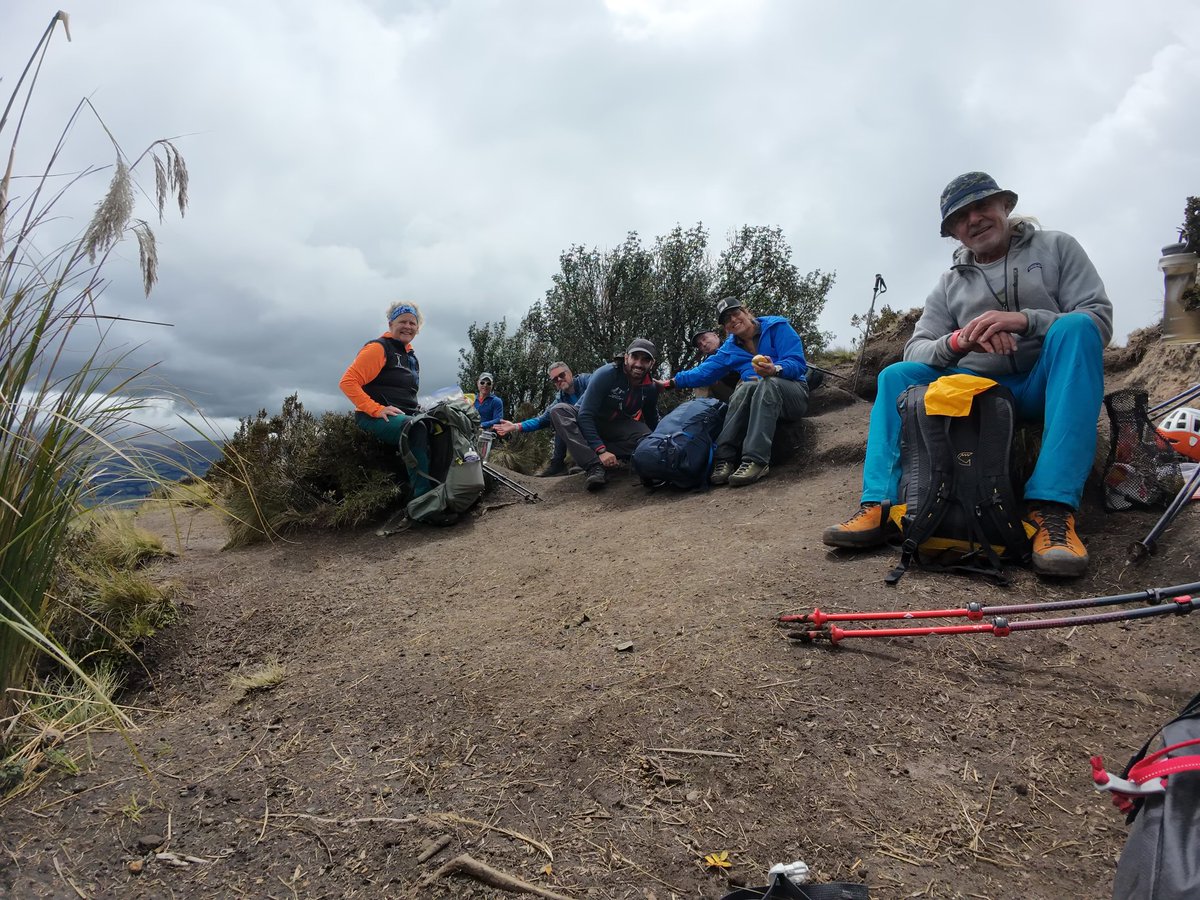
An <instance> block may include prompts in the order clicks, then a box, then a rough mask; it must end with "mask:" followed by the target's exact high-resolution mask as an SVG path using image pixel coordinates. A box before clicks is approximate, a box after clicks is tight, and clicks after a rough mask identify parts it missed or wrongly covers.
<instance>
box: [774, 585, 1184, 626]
mask: <svg viewBox="0 0 1200 900" xmlns="http://www.w3.org/2000/svg"><path fill="white" fill-rule="evenodd" d="M1198 591H1200V581H1193V582H1190V583H1188V584H1176V585H1172V586H1171V587H1164V588H1149V589H1147V590H1144V591H1137V592H1135V593H1131V594H1112V595H1109V596H1106V597H1083V598H1081V599H1077V600H1052V601H1048V602H1045V603H1016V604H1008V605H1002V606H984V605H983V604H981V603H968V604H967V605H966V606H965V607H960V608H957V609H918V610H912V611H904V610H886V611H882V612H848V613H825V612H821V610H819V609H814V610H813V611H812V612H810V613H798V614H796V615H785V616H780V617H779V621H780V622H782V623H785V624H787V623H792V622H796V623H804V624H808V625H817V626H821V625H824V624H825V623H826V622H878V621H894V620H906V619H953V618H963V617H965V618H968V619H974V620H977V621H978V620H982V619H983V618H984V617H985V616H1011V615H1016V614H1018V613H1036V612H1055V611H1057V610H1063V609H1088V608H1092V607H1097V606H1118V605H1120V604H1122V603H1137V602H1139V601H1143V600H1144V601H1145V602H1147V603H1160V602H1161V601H1163V600H1167V599H1170V598H1171V597H1178V596H1179V595H1180V594H1192V593H1196V592H1198Z"/></svg>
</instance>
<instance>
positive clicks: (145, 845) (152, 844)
mask: <svg viewBox="0 0 1200 900" xmlns="http://www.w3.org/2000/svg"><path fill="white" fill-rule="evenodd" d="M134 843H136V844H137V846H138V849H139V850H157V849H158V848H159V847H161V846H162V844H163V836H162V835H161V834H142V835H139V836H138V839H137V840H136V841H135V842H134Z"/></svg>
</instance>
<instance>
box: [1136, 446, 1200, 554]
mask: <svg viewBox="0 0 1200 900" xmlns="http://www.w3.org/2000/svg"><path fill="white" fill-rule="evenodd" d="M1197 488H1200V466H1196V469H1195V471H1194V472H1192V477H1191V478H1189V479H1188V480H1187V483H1186V484H1184V486H1183V487H1181V488H1180V489H1179V493H1178V494H1176V495H1175V499H1174V500H1172V501H1171V505H1170V506H1168V507H1167V511H1166V512H1165V513H1163V514H1162V518H1160V519H1159V520H1158V521H1157V522H1155V523H1154V527H1153V528H1151V529H1150V533H1149V534H1148V535H1146V536H1145V537H1144V538H1142V539H1141V540H1140V541H1134V542H1133V543H1132V544H1130V545H1129V561H1130V562H1142V561H1143V560H1144V559H1146V558H1147V557H1149V556H1151V555H1152V554H1153V553H1154V544H1155V542H1156V541H1157V540H1158V538H1159V536H1160V535H1161V534H1162V533H1163V531H1164V530H1166V527H1167V526H1168V525H1170V524H1171V522H1172V521H1173V520H1174V519H1175V517H1176V516H1177V515H1179V511H1180V510H1181V509H1183V507H1184V505H1185V504H1186V503H1187V502H1188V500H1190V499H1191V498H1192V496H1193V495H1194V494H1195V493H1196V489H1197Z"/></svg>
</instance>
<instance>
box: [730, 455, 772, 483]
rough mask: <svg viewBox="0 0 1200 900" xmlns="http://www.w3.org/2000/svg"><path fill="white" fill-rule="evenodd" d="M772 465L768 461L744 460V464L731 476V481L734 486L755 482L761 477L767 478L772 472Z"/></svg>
mask: <svg viewBox="0 0 1200 900" xmlns="http://www.w3.org/2000/svg"><path fill="white" fill-rule="evenodd" d="M770 471H771V467H770V466H768V465H767V464H766V463H760V462H754V460H752V459H744V460H742V464H741V465H740V466H738V467H737V471H736V472H734V473H733V474H732V475H730V476H729V483H730V484H731V485H733V486H734V487H741V486H742V485H745V484H754V482H756V481H758V479H760V478H766V477H767V475H768V474H770Z"/></svg>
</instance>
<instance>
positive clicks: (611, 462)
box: [600, 450, 620, 469]
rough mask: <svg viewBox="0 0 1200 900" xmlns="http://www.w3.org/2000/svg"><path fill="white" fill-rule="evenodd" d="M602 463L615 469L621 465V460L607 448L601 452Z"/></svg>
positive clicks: (608, 467)
mask: <svg viewBox="0 0 1200 900" xmlns="http://www.w3.org/2000/svg"><path fill="white" fill-rule="evenodd" d="M600 465H602V466H604V468H606V469H615V468H616V467H617V466H619V465H620V462H619V461H618V460H617V458H616V457H615V456H613V455H612V454H611V453H609V452H608V451H607V450H605V451H604V452H603V453H601V454H600Z"/></svg>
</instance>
